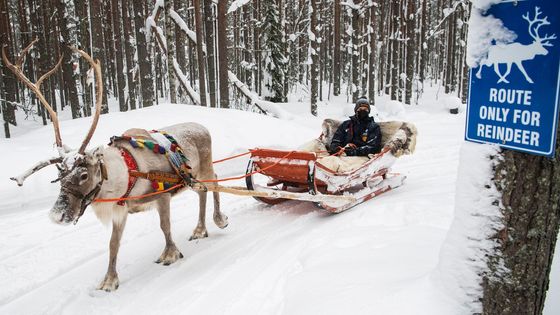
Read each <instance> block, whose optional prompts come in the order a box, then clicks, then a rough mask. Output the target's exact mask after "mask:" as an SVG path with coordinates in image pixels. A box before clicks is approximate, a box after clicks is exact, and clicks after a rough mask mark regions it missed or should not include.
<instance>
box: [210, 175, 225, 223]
mask: <svg viewBox="0 0 560 315" xmlns="http://www.w3.org/2000/svg"><path fill="white" fill-rule="evenodd" d="M216 178H218V176H217V175H216V174H214V179H216ZM212 194H213V197H214V223H216V226H218V227H219V228H220V229H225V228H226V227H227V226H228V217H227V215H225V214H223V213H222V212H221V211H220V193H219V192H217V191H215V192H213V193H212Z"/></svg>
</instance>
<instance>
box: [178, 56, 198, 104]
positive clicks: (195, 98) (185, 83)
mask: <svg viewBox="0 0 560 315" xmlns="http://www.w3.org/2000/svg"><path fill="white" fill-rule="evenodd" d="M173 70H174V71H175V75H176V76H177V78H178V79H179V82H180V83H181V85H182V86H183V88H184V89H185V91H187V93H188V94H189V97H190V98H191V99H192V100H193V102H195V104H196V105H200V94H198V93H197V92H196V91H195V90H194V89H193V88H192V86H190V84H189V81H188V80H187V77H186V76H185V74H184V73H183V71H181V67H179V64H178V63H177V60H175V58H173Z"/></svg>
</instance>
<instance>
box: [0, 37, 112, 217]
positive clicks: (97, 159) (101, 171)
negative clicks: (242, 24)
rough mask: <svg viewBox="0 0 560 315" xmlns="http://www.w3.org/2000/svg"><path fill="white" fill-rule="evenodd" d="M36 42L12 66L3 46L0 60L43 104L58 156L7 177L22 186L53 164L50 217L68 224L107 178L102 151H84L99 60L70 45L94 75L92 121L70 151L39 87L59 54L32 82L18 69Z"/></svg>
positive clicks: (98, 85)
mask: <svg viewBox="0 0 560 315" xmlns="http://www.w3.org/2000/svg"><path fill="white" fill-rule="evenodd" d="M37 41H38V39H35V40H34V41H33V42H31V44H29V45H28V46H27V47H26V48H25V49H24V50H23V51H22V52H21V53H20V55H19V57H18V59H17V61H16V64H15V65H14V64H12V63H11V62H10V61H9V60H8V58H7V57H6V51H5V49H4V48H5V47H3V49H2V59H3V61H4V63H5V64H6V66H7V67H8V69H10V70H11V71H12V72H13V73H14V74H15V76H16V77H17V78H18V80H20V81H21V82H23V83H24V84H25V85H26V86H27V87H28V88H29V89H30V90H31V91H33V93H35V95H37V98H38V99H39V101H40V102H41V104H42V105H43V107H45V109H46V110H47V111H48V113H49V115H50V117H51V120H52V123H53V127H54V134H55V142H56V146H57V149H58V153H59V156H58V157H55V158H51V159H48V160H45V161H41V162H39V163H37V164H36V165H35V166H34V167H33V168H31V169H30V170H28V171H27V172H25V173H23V174H22V175H20V176H18V177H15V178H11V179H12V180H15V181H16V182H17V183H18V185H20V186H21V185H23V182H24V181H25V179H26V178H27V177H29V176H30V175H32V174H33V173H35V172H37V171H39V170H40V169H42V168H44V167H46V166H48V165H51V164H55V163H57V167H58V169H59V178H58V179H57V180H55V182H56V181H60V183H61V188H60V195H59V196H58V199H57V201H56V203H55V205H54V206H53V208H52V210H51V212H50V217H51V219H52V220H53V221H55V222H57V223H70V222H72V221H76V220H77V219H78V218H79V217H80V216H81V215H82V214H83V212H84V210H85V208H86V207H87V206H88V205H89V204H90V203H91V202H92V201H93V199H94V197H95V195H96V194H97V192H99V190H100V189H101V184H102V183H103V179H104V178H106V177H107V174H106V172H105V168H104V166H103V156H102V153H101V152H102V150H100V149H96V150H94V151H92V152H88V153H86V151H85V150H86V147H87V145H88V143H89V140H90V139H91V137H92V136H93V132H94V131H95V128H96V127H97V122H98V120H99V115H100V113H101V101H102V95H103V84H102V82H103V80H102V78H101V66H100V64H99V60H97V61H94V60H93V58H91V56H90V55H88V54H87V53H86V52H84V51H82V50H79V49H76V48H74V47H72V50H73V51H74V52H76V53H79V54H80V55H81V56H82V57H84V58H85V59H86V60H87V61H88V62H89V64H90V65H91V66H92V68H93V69H94V72H95V76H96V84H95V85H96V86H95V87H96V102H95V115H94V117H93V122H92V125H91V127H90V129H89V132H88V134H87V135H86V137H85V139H84V141H83V142H82V145H81V146H80V149H79V150H78V151H77V152H72V150H70V149H69V148H68V147H66V146H64V145H63V144H62V139H61V137H60V128H59V125H58V116H57V114H56V112H55V111H54V110H53V109H52V107H51V106H50V105H49V103H48V102H47V101H46V99H45V97H44V96H43V93H42V92H41V89H40V88H41V83H43V81H44V80H45V79H47V78H48V77H49V76H50V75H51V74H53V73H54V72H55V71H56V70H57V69H58V68H59V67H60V64H61V63H62V57H60V59H59V61H58V63H57V64H56V66H55V67H53V68H52V69H51V70H50V71H48V72H47V73H45V74H44V75H43V76H41V77H40V78H39V80H37V82H36V83H33V82H31V80H29V79H28V78H27V77H26V76H25V74H24V73H23V71H22V69H23V61H24V58H25V55H26V54H27V53H28V52H29V50H30V49H31V47H32V46H33V44H35V43H36V42H37Z"/></svg>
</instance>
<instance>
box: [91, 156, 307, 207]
mask: <svg viewBox="0 0 560 315" xmlns="http://www.w3.org/2000/svg"><path fill="white" fill-rule="evenodd" d="M294 152H296V151H291V152H289V153H288V154H286V155H284V156H283V157H282V158H280V159H279V160H278V161H276V162H275V163H274V164H271V165H269V166H267V167H265V168H263V169H261V170H258V171H253V172H251V173H249V174H245V175H240V176H235V177H228V178H222V179H208V180H200V181H198V182H200V183H218V182H225V181H231V180H237V179H242V178H245V177H249V176H253V175H255V174H257V173H260V172H263V171H266V170H268V169H270V168H272V167H274V166H276V165H278V164H279V163H280V162H282V160H284V159H286V158H288V157H289V156H290V155H292V154H293V153H294ZM250 153H251V151H249V152H246V153H242V154H238V155H234V156H231V157H228V158H225V159H221V160H218V161H214V162H212V163H214V164H216V163H220V162H224V161H228V160H232V159H235V158H238V157H241V156H244V155H247V154H250ZM184 186H185V184H184V183H180V184H177V185H174V186H172V187H170V188H168V189H165V190H160V191H155V192H151V193H147V194H144V195H138V196H128V197H121V198H106V199H95V200H94V201H93V202H124V201H127V200H138V199H144V198H148V197H152V196H156V195H159V194H163V193H167V192H169V191H172V190H175V189H178V188H181V187H184Z"/></svg>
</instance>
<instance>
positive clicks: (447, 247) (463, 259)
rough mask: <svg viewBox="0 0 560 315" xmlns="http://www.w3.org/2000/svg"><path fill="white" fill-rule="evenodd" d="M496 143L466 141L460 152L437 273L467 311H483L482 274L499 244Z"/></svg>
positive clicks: (445, 286) (499, 222)
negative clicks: (452, 212) (450, 219)
mask: <svg viewBox="0 0 560 315" xmlns="http://www.w3.org/2000/svg"><path fill="white" fill-rule="evenodd" d="M498 150H499V148H498V147H497V146H491V145H483V144H475V143H469V142H466V143H464V144H463V146H462V148H461V153H460V162H459V163H460V164H459V172H458V176H457V178H458V179H459V180H458V182H457V188H456V189H457V192H456V196H455V198H456V200H455V215H454V220H453V222H452V224H451V227H450V229H449V232H448V234H447V238H446V240H445V241H444V243H443V245H442V248H441V251H440V261H439V264H438V272H437V273H436V274H438V276H439V277H440V280H441V282H442V284H443V286H444V288H445V290H446V291H447V292H448V293H449V294H450V295H451V296H452V297H453V298H455V299H456V300H457V301H458V302H459V304H461V305H462V306H463V307H464V312H465V313H466V314H467V313H468V314H479V313H481V312H482V304H481V303H480V301H479V298H480V297H481V296H482V287H481V281H482V274H483V273H484V272H485V269H486V256H487V254H488V253H489V252H491V251H493V250H495V248H496V247H497V245H498V244H497V243H496V242H495V241H493V240H491V239H490V236H492V235H493V234H494V233H495V231H496V230H498V229H500V228H501V227H502V225H501V217H502V215H501V212H500V210H499V203H497V202H496V201H497V200H500V199H501V198H500V196H501V195H500V193H499V192H498V191H497V190H496V187H495V186H494V184H493V182H492V180H491V178H492V176H493V166H494V165H495V163H497V160H496V158H495V157H496V155H497V153H498Z"/></svg>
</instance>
